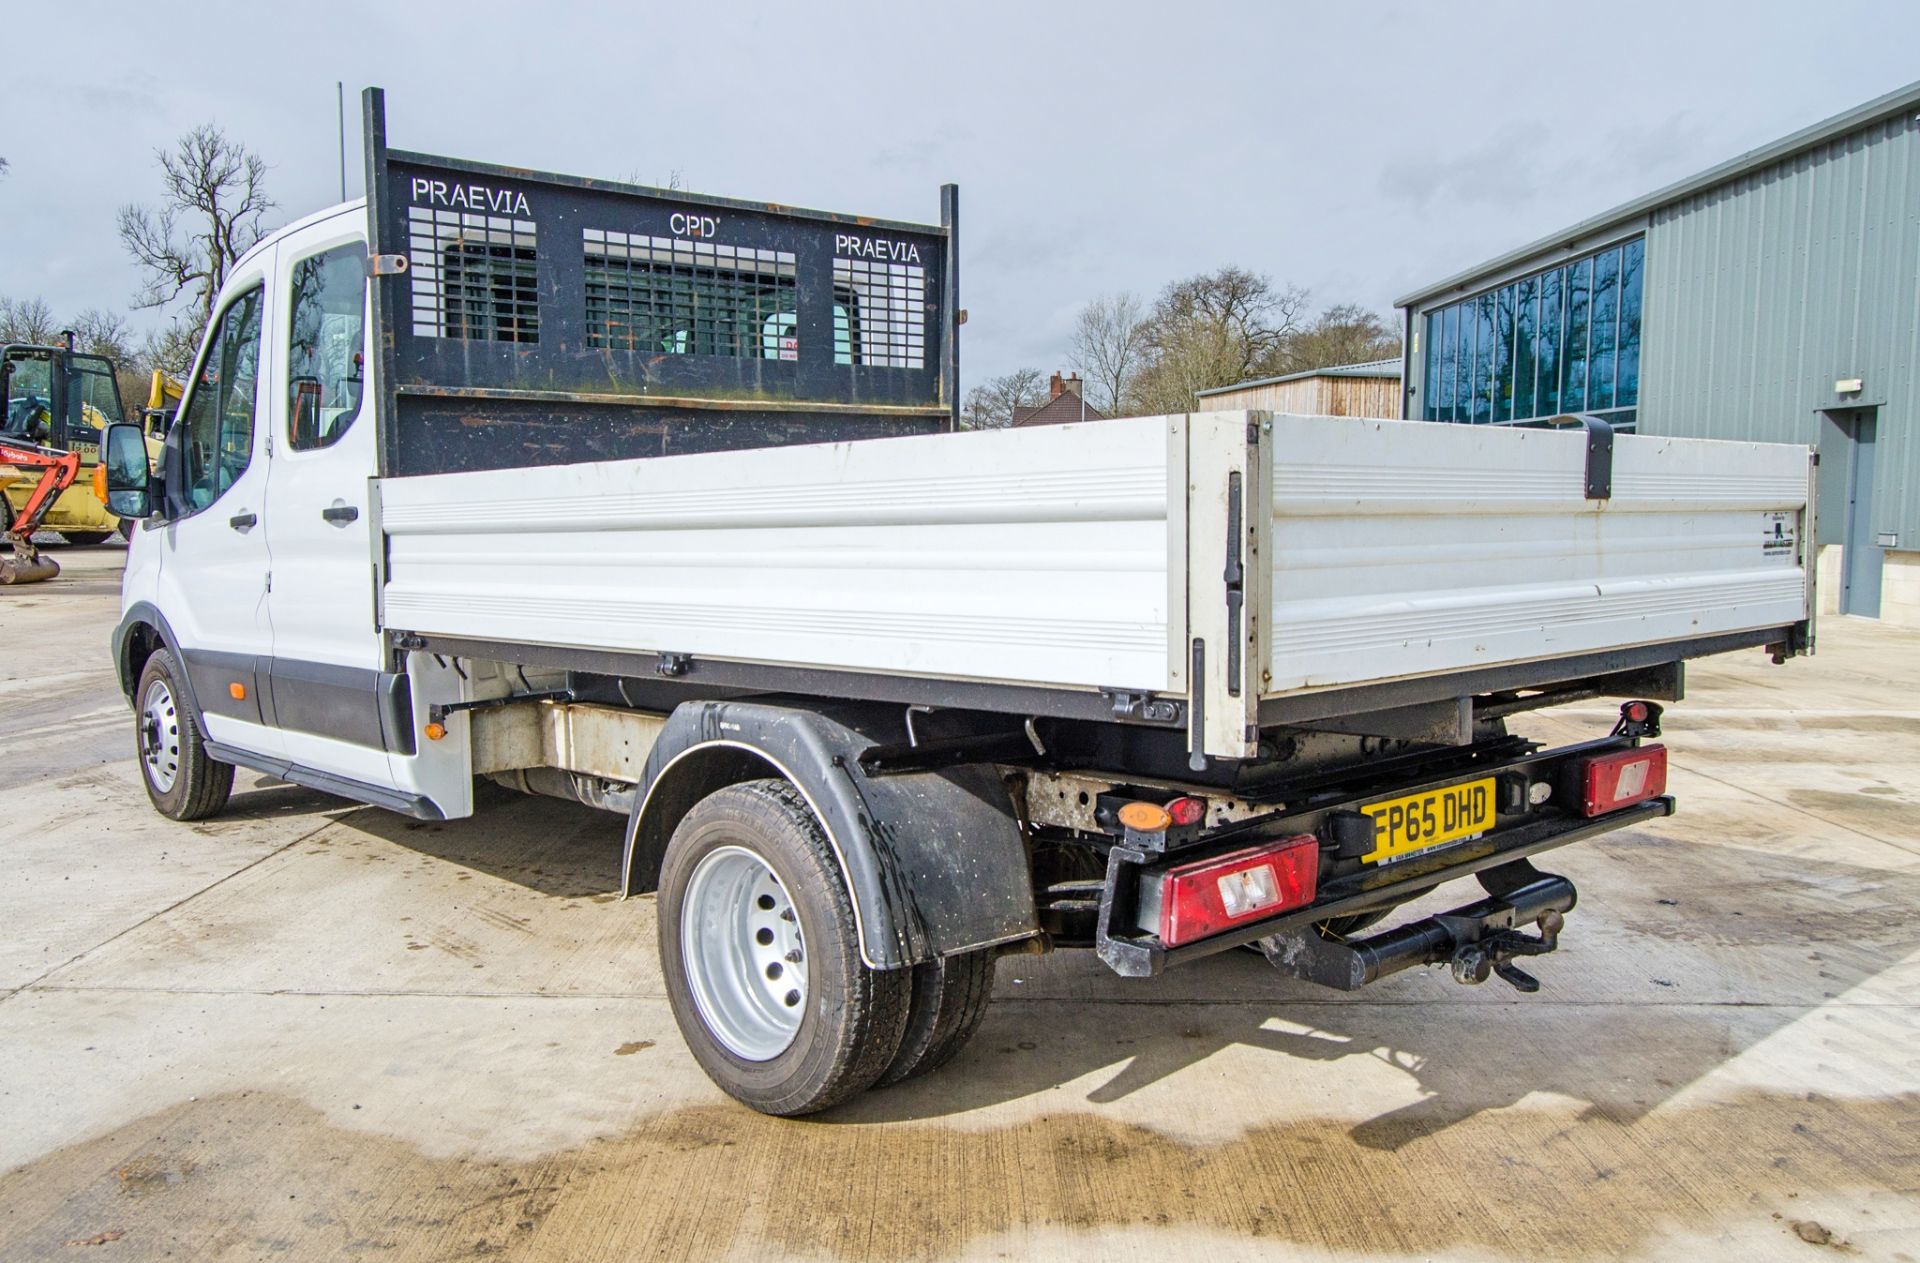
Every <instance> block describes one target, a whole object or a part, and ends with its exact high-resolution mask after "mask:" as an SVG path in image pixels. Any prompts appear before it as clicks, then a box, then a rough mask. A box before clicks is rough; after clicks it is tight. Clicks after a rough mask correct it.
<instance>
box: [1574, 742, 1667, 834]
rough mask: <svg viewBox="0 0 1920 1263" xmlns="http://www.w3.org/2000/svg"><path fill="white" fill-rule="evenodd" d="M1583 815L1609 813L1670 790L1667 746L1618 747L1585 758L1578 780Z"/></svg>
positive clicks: (1576, 782) (1580, 806)
mask: <svg viewBox="0 0 1920 1263" xmlns="http://www.w3.org/2000/svg"><path fill="white" fill-rule="evenodd" d="M1575 784H1577V785H1578V786H1579V787H1580V802H1579V804H1578V806H1579V808H1580V814H1581V815H1583V816H1599V815H1605V814H1606V813H1607V812H1609V811H1618V810H1619V809H1620V808H1622V807H1631V806H1633V804H1635V803H1643V802H1645V801H1647V799H1649V798H1658V797H1659V796H1660V795H1661V794H1664V793H1666V792H1667V748H1666V747H1665V746H1662V745H1651V746H1640V747H1638V748H1637V749H1633V750H1616V751H1615V752H1614V753H1612V754H1601V755H1596V756H1594V757H1593V758H1591V759H1587V760H1584V761H1583V762H1582V763H1581V765H1580V769H1579V774H1578V778H1577V780H1576V781H1575Z"/></svg>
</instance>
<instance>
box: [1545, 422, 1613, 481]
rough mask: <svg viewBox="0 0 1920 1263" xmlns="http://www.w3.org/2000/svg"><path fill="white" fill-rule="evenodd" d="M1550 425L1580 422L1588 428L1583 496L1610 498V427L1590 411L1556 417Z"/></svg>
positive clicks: (1611, 462)
mask: <svg viewBox="0 0 1920 1263" xmlns="http://www.w3.org/2000/svg"><path fill="white" fill-rule="evenodd" d="M1547 424H1549V425H1579V426H1585V427H1586V431H1587V476H1586V487H1585V491H1586V497H1587V499H1589V500H1611V499H1612V498H1613V427H1612V426H1611V425H1609V424H1608V423H1607V422H1606V421H1605V420H1603V419H1602V418H1600V417H1596V416H1593V415H1591V414H1589V413H1585V412H1582V413H1578V414H1569V415H1567V416H1560V417H1555V418H1553V419H1552V420H1551V421H1549V422H1548V423H1547Z"/></svg>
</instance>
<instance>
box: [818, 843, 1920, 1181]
mask: <svg viewBox="0 0 1920 1263" xmlns="http://www.w3.org/2000/svg"><path fill="white" fill-rule="evenodd" d="M1621 849H1623V850H1625V851H1628V852H1630V854H1627V855H1624V856H1618V857H1617V858H1621V859H1624V860H1625V861H1626V862H1627V863H1629V864H1631V865H1632V866H1634V868H1635V871H1636V872H1637V873H1638V874H1640V875H1641V876H1642V877H1643V883H1642V885H1641V886H1640V890H1641V891H1642V892H1644V893H1643V895H1642V896H1640V897H1637V898H1636V899H1635V901H1634V904H1633V905H1632V906H1628V905H1626V904H1625V903H1624V902H1623V901H1622V900H1620V899H1618V898H1617V897H1616V898H1615V899H1613V900H1611V901H1610V902H1609V903H1608V905H1607V908H1606V910H1605V915H1608V916H1609V917H1610V918H1614V922H1613V924H1612V925H1607V924H1606V923H1604V922H1601V923H1599V924H1596V926H1595V929H1596V930H1599V929H1602V928H1605V929H1606V930H1607V931H1608V941H1607V943H1606V944H1605V945H1604V946H1603V948H1602V951H1603V952H1604V953H1605V954H1606V955H1607V957H1609V958H1612V959H1617V958H1618V953H1619V952H1620V951H1621V950H1622V944H1621V942H1620V938H1619V934H1620V931H1621V930H1622V929H1623V928H1624V929H1625V930H1626V931H1627V936H1628V942H1627V943H1626V944H1625V945H1624V946H1625V950H1627V951H1630V952H1640V953H1642V954H1643V956H1644V961H1645V970H1644V971H1643V976H1644V977H1645V978H1646V980H1647V981H1646V984H1645V985H1647V987H1648V989H1649V994H1648V996H1647V999H1646V1002H1645V1003H1638V1002H1632V1001H1629V1002H1624V1003H1623V1002H1620V1001H1619V1000H1618V999H1617V998H1614V999H1610V1000H1608V1001H1597V1002H1586V1001H1585V999H1584V997H1583V996H1582V994H1581V990H1580V987H1581V982H1580V977H1579V974H1578V973H1570V972H1569V971H1570V970H1575V969H1577V968H1578V966H1577V965H1576V964H1575V963H1574V962H1573V961H1571V960H1567V961H1563V962H1555V961H1553V960H1552V959H1551V958H1548V959H1547V960H1545V961H1542V962H1541V963H1540V966H1539V969H1538V973H1539V974H1540V975H1541V976H1542V977H1543V979H1544V980H1545V981H1546V986H1547V990H1546V991H1545V992H1543V993H1542V995H1541V996H1539V997H1537V998H1530V997H1524V996H1520V995H1518V994H1517V993H1515V994H1513V995H1511V996H1510V997H1500V998H1503V999H1508V998H1510V1000H1511V1002H1510V1003H1486V1002H1485V1001H1486V999H1488V998H1490V997H1488V996H1485V995H1474V996H1471V997H1465V996H1463V997H1461V1000H1460V1001H1459V1002H1455V1003H1449V1001H1448V999H1447V998H1446V996H1447V995H1448V992H1444V991H1443V992H1441V993H1440V995H1441V998H1438V999H1435V998H1434V993H1433V992H1432V990H1431V989H1430V988H1428V987H1426V986H1424V985H1422V984H1420V983H1419V982H1417V981H1414V980H1412V979H1411V978H1410V977H1400V978H1389V979H1386V980H1383V981H1382V982H1381V983H1376V984H1374V986H1373V987H1370V988H1368V989H1367V990H1366V991H1363V992H1361V993H1359V995H1358V996H1356V997H1347V996H1344V995H1341V994H1339V993H1335V992H1330V991H1328V992H1322V991H1318V990H1316V989H1314V988H1311V987H1310V986H1308V985H1307V984H1304V983H1298V982H1294V981H1292V980H1286V979H1278V978H1275V977H1274V976H1273V975H1272V974H1271V972H1270V971H1269V967H1268V966H1267V965H1266V964H1265V963H1264V962H1263V961H1261V960H1260V959H1258V958H1257V957H1254V956H1252V955H1250V954H1244V953H1229V954H1226V955H1223V956H1216V957H1212V958H1209V959H1206V960H1203V961H1200V962H1197V963H1196V964H1194V965H1192V966H1189V967H1188V969H1187V970H1183V971H1177V972H1176V973H1174V974H1171V975H1168V976H1166V977H1163V978H1160V979H1154V980H1143V981H1142V983H1141V984H1139V985H1140V992H1141V995H1140V1002H1135V1003H1125V1002H1120V1003H1116V1002H1114V1001H1112V1000H1110V999H1105V998H1104V997H1105V996H1107V995H1109V994H1111V993H1110V991H1109V990H1108V989H1107V988H1105V987H1103V988H1102V989H1101V995H1102V997H1103V998H1101V999H1096V1000H1091V1001H1080V1000H1072V999H1057V1000H1047V999H1037V998H1036V999H1033V1000H1013V1001H1010V1002H1009V1001H1007V1000H1005V999H1004V998H1002V999H1001V1000H999V1001H997V1002H996V1005H995V1007H994V1009H992V1010H991V1011H990V1012H989V1014H988V1017H987V1020H986V1023H985V1024H984V1025H983V1027H982V1029H981V1032H980V1034H979V1035H978V1036H977V1037H976V1038H975V1040H974V1042H973V1044H972V1046H971V1047H970V1048H969V1049H968V1050H967V1052H966V1053H965V1054H963V1055H962V1057H961V1058H960V1059H959V1060H958V1061H956V1062H955V1063H954V1064H953V1065H952V1066H951V1067H950V1068H948V1069H947V1070H946V1071H944V1072H942V1073H940V1074H936V1075H934V1076H931V1077H929V1078H927V1079H923V1080H917V1081H913V1082H910V1083H906V1084H902V1085H900V1086H898V1087H894V1088H891V1089H887V1090H884V1091H879V1092H873V1093H869V1094H867V1095H866V1096H863V1097H860V1098H856V1099H855V1100H854V1101H853V1102H851V1103H849V1104H848V1105H847V1106H846V1107H843V1108H842V1109H841V1110H839V1111H836V1112H835V1113H834V1114H833V1115H831V1116H830V1117H832V1118H833V1119H834V1120H836V1121H844V1122H860V1123H867V1122H890V1121H907V1120H924V1119H933V1118H939V1117H943V1116H949V1115H954V1114H959V1113H964V1112H966V1111H968V1110H974V1109H979V1108H982V1107H986V1106H991V1105H996V1104H1000V1103H1003V1102H1007V1101H1012V1100H1018V1099H1020V1098H1023V1097H1027V1096H1031V1095H1034V1094H1036V1093H1039V1092H1043V1091H1047V1090H1049V1089H1053V1088H1057V1087H1058V1086H1059V1085H1061V1084H1064V1083H1069V1082H1073V1081H1075V1080H1078V1079H1082V1078H1085V1077H1088V1076H1098V1075H1099V1073H1100V1072H1101V1071H1110V1073H1109V1074H1107V1075H1106V1076H1105V1077H1104V1078H1101V1079H1099V1081H1098V1082H1097V1083H1096V1084H1095V1086H1093V1087H1092V1088H1091V1089H1090V1090H1088V1091H1087V1092H1086V1094H1085V1099H1086V1100H1087V1101H1089V1102H1091V1103H1093V1104H1096V1105H1098V1104H1108V1103H1112V1102H1116V1101H1120V1100H1124V1099H1125V1098H1127V1097H1129V1096H1131V1095H1133V1094H1134V1093H1136V1092H1139V1091H1141V1090H1142V1089H1145V1088H1148V1087H1151V1086H1153V1085H1155V1084H1158V1083H1160V1082H1161V1081H1162V1080H1164V1079H1167V1078H1169V1077H1171V1076H1173V1075H1176V1074H1179V1073H1181V1072H1182V1071H1186V1070H1189V1069H1191V1068H1193V1067H1195V1066H1197V1065H1198V1064H1199V1063H1201V1062H1203V1061H1205V1060H1207V1059H1208V1058H1210V1057H1213V1056H1215V1055H1217V1054H1220V1053H1222V1052H1225V1051H1228V1050H1230V1049H1232V1050H1237V1049H1255V1050H1259V1051H1260V1052H1263V1053H1268V1054H1272V1058H1273V1065H1272V1073H1273V1074H1274V1075H1275V1076H1276V1077H1278V1076H1284V1075H1286V1074H1287V1073H1288V1069H1289V1067H1290V1066H1291V1065H1293V1064H1295V1063H1298V1062H1301V1061H1314V1062H1331V1061H1342V1060H1347V1059H1350V1058H1365V1059H1373V1060H1379V1061H1384V1062H1386V1063H1387V1064H1389V1065H1391V1066H1394V1067H1396V1068H1398V1069H1399V1070H1400V1071H1402V1072H1403V1073H1405V1074H1407V1075H1408V1076H1410V1077H1411V1079H1412V1080H1413V1081H1414V1084H1415V1086H1416V1087H1417V1090H1418V1091H1419V1093H1420V1099H1419V1100H1417V1101H1415V1102H1412V1103H1410V1104H1408V1105H1405V1106H1403V1107H1401V1108H1398V1109H1395V1110H1393V1111H1391V1112H1388V1113H1385V1114H1382V1115H1379V1116H1378V1117H1375V1118H1372V1119H1369V1120H1367V1121H1366V1122H1364V1123H1361V1124H1359V1125H1358V1126H1356V1127H1354V1128H1353V1130H1352V1132H1351V1138H1352V1139H1353V1140H1354V1141H1355V1142H1356V1143H1358V1144H1360V1145H1363V1146H1366V1147H1369V1148H1378V1149H1399V1148H1401V1147H1402V1146H1404V1145H1407V1144H1410V1143H1412V1142H1414V1141H1417V1140H1421V1139H1423V1138H1427V1137H1431V1136H1433V1135H1435V1134H1437V1133H1439V1132H1443V1131H1445V1130H1447V1129H1448V1128H1451V1127H1454V1126H1456V1125H1458V1124H1460V1123H1462V1122H1464V1121H1466V1120H1468V1119H1471V1118H1474V1117H1475V1116H1477V1115H1479V1114H1482V1113H1484V1112H1486V1111H1489V1110H1500V1109H1505V1108H1508V1107H1510V1106H1513V1105H1516V1104H1518V1103H1519V1102H1520V1101H1521V1100H1522V1099H1523V1098H1525V1097H1527V1096H1528V1095H1530V1094H1532V1093H1536V1092H1545V1093H1551V1094H1555V1095H1559V1096H1563V1097H1567V1098H1571V1099H1573V1100H1576V1101H1581V1102H1585V1103H1586V1108H1587V1112H1588V1113H1589V1114H1597V1115H1601V1116H1604V1117H1606V1118H1609V1119H1612V1120H1614V1121H1633V1120H1637V1119H1639V1118H1640V1117H1642V1116H1643V1115H1645V1114H1646V1113H1647V1112H1648V1111H1649V1110H1651V1109H1653V1108H1654V1107H1655V1106H1657V1105H1659V1104H1661V1103H1662V1102H1663V1101H1666V1100H1667V1099H1669V1098H1670V1097H1672V1096H1673V1095H1674V1094H1675V1093H1676V1092H1678V1091H1679V1090H1680V1089H1682V1088H1684V1087H1685V1086H1686V1085H1687V1084H1689V1083H1692V1082H1694V1081H1695V1080H1697V1079H1699V1078H1701V1077H1702V1076H1703V1075H1706V1074H1708V1073H1709V1072H1710V1071H1712V1070H1713V1069H1715V1068H1716V1067H1718V1066H1720V1065H1722V1064H1723V1063H1725V1062H1726V1061H1728V1060H1729V1059H1731V1058H1732V1057H1734V1056H1736V1055H1738V1054H1739V1053H1741V1052H1743V1051H1744V1050H1746V1049H1748V1048H1750V1047H1752V1046H1753V1045H1755V1044H1756V1043H1758V1042H1759V1041H1761V1040H1762V1039H1765V1038H1766V1037H1767V1036H1769V1035H1771V1034H1773V1033H1775V1032H1776V1031H1778V1030H1780V1029H1782V1028H1783V1027H1785V1026H1787V1025H1790V1024H1791V1023H1792V1022H1794V1021H1795V1020H1796V1019H1798V1018H1800V1017H1802V1016H1804V1015H1805V1014H1807V1013H1809V1012H1811V1011H1812V1010H1813V1009H1815V1008H1817V1007H1818V1006H1819V1005H1820V1004H1821V1003H1822V1002H1823V1001H1824V1000H1826V999H1828V998H1831V997H1833V996H1835V995H1837V994H1839V993H1840V992H1842V991H1845V990H1847V989H1848V988H1851V987H1853V986H1856V985H1858V984H1859V983H1862V982H1864V981H1866V980H1868V979H1869V978H1871V977H1873V976H1874V975H1876V974H1878V973H1879V972H1881V971H1882V970H1883V969H1885V968H1887V967H1888V966H1890V965H1892V964H1894V963H1897V962H1899V961H1901V960H1903V959H1905V958H1906V957H1908V956H1909V955H1911V954H1912V953H1913V952H1914V951H1915V950H1916V949H1920V918H1917V917H1915V915H1914V910H1915V909H1916V908H1920V874H1910V873H1900V872H1888V871H1886V870H1881V869H1872V868H1863V867H1858V866H1854V865H1846V864H1836V863H1830V862H1820V861H1814V860H1809V859H1807V858H1805V857H1798V856H1796V857H1788V856H1768V855H1764V854H1760V853H1756V852H1751V851H1745V850H1742V851H1720V850H1717V849H1710V848H1703V847H1699V846H1696V845H1691V844H1687V843H1667V842H1648V841H1644V840H1627V841H1625V842H1624V845H1623V846H1622V848H1621ZM1703 861H1704V862H1707V863H1710V864H1712V865H1714V867H1715V870H1716V871H1715V872H1714V873H1713V875H1712V880H1711V882H1710V884H1709V885H1708V886H1707V887H1706V888H1705V889H1704V890H1703V888H1702V878H1703V876H1704V874H1703V873H1702V872H1701V865H1702V863H1703ZM1722 866H1724V867H1725V868H1726V871H1725V872H1724V873H1723V872H1720V871H1718V870H1719V869H1720V868H1721V867H1722ZM1683 874H1684V875H1683ZM1468 886H1471V883H1468ZM1680 890H1685V891H1687V892H1688V895H1687V896H1686V897H1685V898H1683V899H1680V900H1669V901H1667V902H1662V901H1661V899H1660V896H1661V895H1662V892H1664V891H1680ZM1614 893H1616V895H1617V892H1614ZM1622 917H1630V918H1631V919H1630V920H1628V921H1627V923H1626V924H1625V925H1624V926H1622V924H1621V923H1620V921H1619V920H1618V918H1622ZM1596 921H1597V918H1596ZM1579 932H1580V925H1579V913H1578V912H1577V911H1576V913H1575V916H1574V917H1573V918H1570V923H1569V931H1568V933H1569V934H1570V935H1577V934H1578V933H1579ZM1762 944H1765V945H1768V946H1769V947H1771V948H1773V949H1780V948H1795V947H1799V948H1804V949H1805V956H1804V958H1803V959H1804V961H1805V963H1804V964H1800V963H1793V964H1790V965H1789V969H1788V970H1787V971H1783V972H1787V973H1790V974H1791V976H1792V977H1793V978H1794V979H1796V980H1797V979H1804V981H1802V982H1798V983H1797V985H1796V984H1789V985H1792V988H1793V992H1792V999H1791V1000H1789V1001H1788V1002H1786V1003H1780V1002H1778V1001H1777V1000H1776V999H1769V1000H1763V1001H1757V1002H1747V1001H1744V1000H1734V1001H1731V1002H1729V1001H1727V1000H1725V999H1724V998H1720V999H1715V1000H1709V1001H1704V1002H1700V1003H1689V1002H1688V999H1687V997H1688V994H1689V989H1690V988H1689V987H1688V985H1687V973H1686V971H1687V970H1688V969H1690V968H1695V967H1697V966H1698V965H1699V963H1700V956H1699V955H1698V953H1699V952H1701V951H1708V952H1713V953H1715V954H1716V955H1725V956H1727V957H1729V959H1728V960H1727V961H1726V962H1725V964H1724V966H1722V965H1720V963H1719V962H1714V964H1715V967H1716V969H1721V968H1724V970H1725V972H1726V973H1728V974H1731V975H1732V976H1734V977H1735V978H1738V977H1742V976H1744V973H1743V971H1745V970H1747V969H1750V968H1752V967H1753V966H1752V964H1751V963H1750V962H1747V961H1743V960H1741V959H1740V956H1741V954H1742V953H1743V951H1745V950H1746V949H1749V948H1752V947H1755V946H1759V945H1762ZM1593 959H1595V961H1596V963H1601V964H1604V963H1605V961H1603V960H1601V959H1600V958H1598V957H1596V958H1593ZM1772 959H1773V960H1774V961H1776V962H1778V961H1780V960H1781V957H1780V956H1779V955H1777V954H1776V955H1774V956H1773V958H1772ZM1556 965H1557V966H1559V968H1558V969H1556ZM1008 967H1009V966H1008V964H1007V963H1006V962H1003V963H1002V969H1003V970H1004V969H1006V968H1008ZM1556 973H1557V974H1558V976H1557V977H1556V976H1555V975H1556ZM1183 975H1186V977H1187V978H1188V981H1186V982H1183V981H1182V976H1183ZM1676 978H1678V979H1679V981H1678V982H1676V981H1675V979H1676ZM1200 979H1205V980H1206V981H1208V982H1211V983H1214V984H1216V986H1214V987H1210V988H1208V991H1209V992H1210V993H1215V994H1217V992H1218V991H1219V990H1220V989H1221V988H1220V986H1219V985H1218V984H1223V983H1224V986H1225V987H1226V988H1228V989H1230V990H1231V993H1232V994H1233V995H1235V996H1254V995H1257V994H1258V991H1259V989H1260V988H1261V987H1262V986H1263V985H1264V986H1269V987H1271V988H1272V989H1273V990H1275V991H1276V992H1278V993H1279V995H1278V996H1276V1001H1275V1003H1273V1004H1272V1005H1271V1007H1265V1006H1262V1005H1260V1004H1259V1003H1258V1002H1257V1001H1251V1000H1250V1001H1246V1002H1227V1003H1221V1002H1219V1001H1217V1000H1213V1001H1201V1002H1195V1001H1193V1000H1190V999H1187V998H1185V995H1184V994H1183V993H1190V992H1191V991H1192V990H1194V988H1193V987H1192V983H1193V981H1198V980H1200ZM1781 982H1782V977H1781V976H1777V975H1776V976H1772V977H1769V978H1768V979H1767V980H1766V989H1767V992H1768V994H1769V996H1771V997H1777V996H1778V995H1779V993H1780V984H1781ZM1487 985H1488V986H1496V985H1498V984H1495V983H1489V984H1487ZM1735 985H1736V986H1737V985H1738V984H1735ZM1001 994H1002V996H1003V997H1004V992H1002V993H1001ZM1611 994H1612V996H1614V997H1617V995H1618V988H1617V983H1616V986H1615V987H1614V988H1613V989H1612V991H1611ZM1538 1005H1551V1006H1552V1008H1551V1020H1550V1021H1542V1020H1540V1018H1541V1016H1542V1015H1541V1014H1539V1013H1538V1012H1536V1011H1534V1010H1533V1009H1532V1008H1531V1007H1530V1006H1538ZM1096 1024H1097V1025H1096ZM1623 1037H1624V1038H1623ZM1623 1048H1626V1049H1638V1050H1640V1051H1639V1052H1638V1054H1637V1055H1630V1056H1624V1057H1623V1055H1622V1050H1623Z"/></svg>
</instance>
